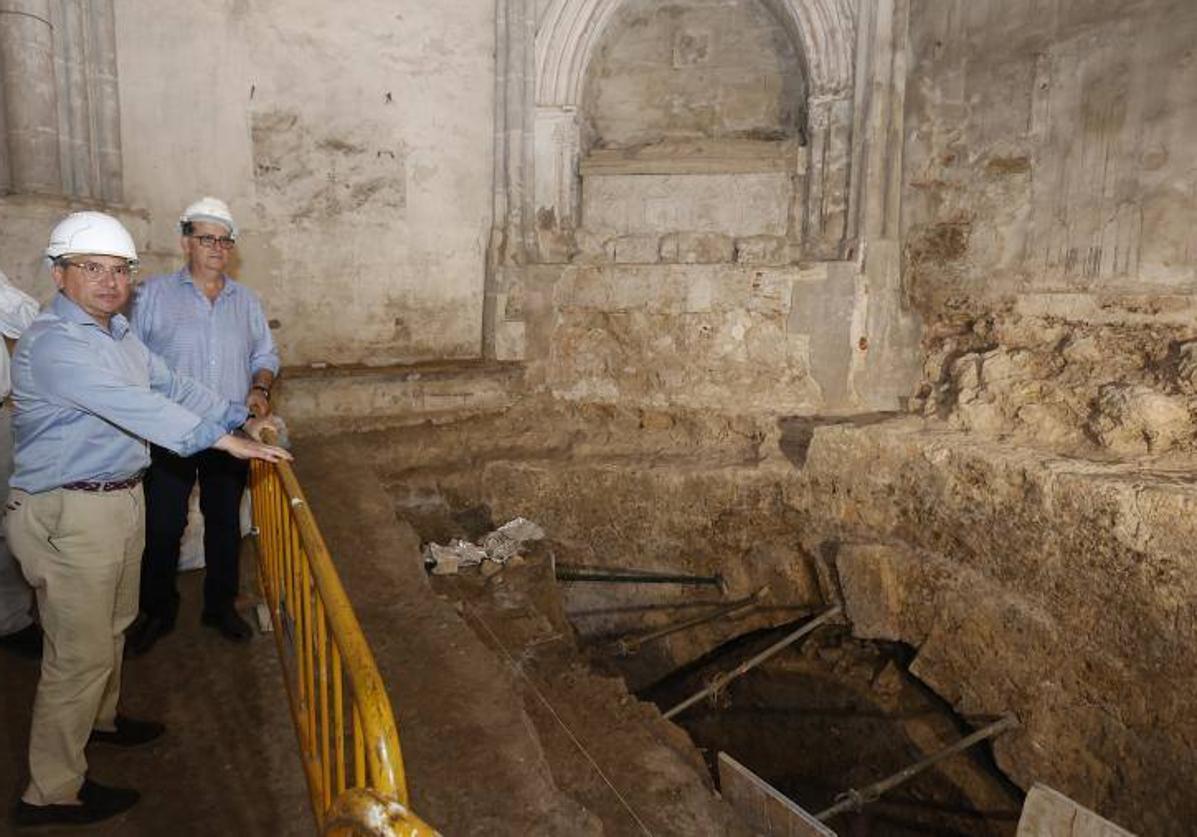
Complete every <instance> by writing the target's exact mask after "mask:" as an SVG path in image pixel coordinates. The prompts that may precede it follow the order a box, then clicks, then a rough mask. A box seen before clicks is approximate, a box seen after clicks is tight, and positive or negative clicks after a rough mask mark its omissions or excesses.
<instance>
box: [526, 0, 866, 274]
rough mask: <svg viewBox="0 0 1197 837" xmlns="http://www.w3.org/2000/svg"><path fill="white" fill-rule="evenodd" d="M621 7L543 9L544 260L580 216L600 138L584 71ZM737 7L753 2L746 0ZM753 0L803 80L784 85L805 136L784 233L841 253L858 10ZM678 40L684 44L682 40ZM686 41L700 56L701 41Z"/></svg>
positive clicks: (809, 246)
mask: <svg viewBox="0 0 1197 837" xmlns="http://www.w3.org/2000/svg"><path fill="white" fill-rule="evenodd" d="M625 5H629V0H550V2H549V3H548V4H547V5H545V6H543V7H542V9H541V11H540V14H539V15H538V17H537V21H536V24H537V25H536V38H535V56H534V63H535V104H536V108H535V120H534V121H535V125H534V145H535V169H534V171H535V174H534V177H533V181H534V183H533V189H532V190H531V191H532V197H533V200H534V203H535V207H536V216H537V219H538V233H539V238H540V245H541V246H540V249H541V257H542V259H544V260H548V261H555V260H558V259H559V258H560V257H561V255H562V254H563V252H564V251H565V250H567V249H568V248H567V247H566V246H565V245H564V244H563V243H562V242H563V240H565V239H568V238H569V237H571V236H572V234H573V232H574V231H575V230H576V229H577V227H578V226H579V224H580V223H581V222H582V221H583V219H582V217H581V214H582V213H581V209H582V207H581V191H580V182H579V178H578V175H579V171H580V168H581V161H582V157H583V154H584V152H585V151H586V150H588V148H587V146H588V145H589V144H590V143H591V142H593V139H594V138H593V137H590V136H587V135H586V127H587V126H586V122H585V121H584V118H583V117H584V114H583V113H582V104H583V101H584V99H585V94H586V92H587V82H586V79H587V74H588V71H589V70H590V68H591V63H592V61H593V60H594V58H595V52H596V49H597V48H598V47H599V46H600V44H603V42H604V39H605V38H606V35H607V33H608V31H609V29H610V27H611V26H612V24H613V22H617V18H618V16H619V15H620V13H621V9H622V8H623V7H624V6H625ZM630 5H631V7H633V8H631V9H630V13H631V14H632V15H633V16H634V15H635V13H636V9H635V8H634V7H635V6H637V5H643V4H639V3H638V0H630ZM648 5H650V6H657V7H658V8H660V4H648ZM691 5H692V6H695V7H702V6H704V5H706V4H705V3H703V2H702V0H697V2H695V3H693V4H671V7H672V8H681V9H682V10H684V8H685V7H686V6H691ZM740 5H743V6H747V5H748V0H745V2H744V3H742V4H740ZM752 6H755V7H756V16H757V17H758V18H759V17H760V13H762V12H768V13H769V14H770V15H771V17H772V18H773V20H774V21H775V22H776V24H777V26H778V27H779V28H780V29H782V30H784V35H785V36H788V43H789V44H792V45H793V49H794V61H795V64H796V68H797V70H798V73H797V74H794V73H791V76H795V75H797V76H800V78H801V84H800V86H795V85H793V84H791V85H790V87H789V89H788V90H787V91H786V92H792V93H794V94H795V96H796V97H797V98H799V101H795V102H792V103H791V105H792V106H791V107H790V112H791V114H793V115H795V116H796V117H797V119H796V121H795V127H799V128H801V131H800V132H801V134H802V138H801V141H799V144H804V145H805V148H804V152H803V153H802V154H800V155H795V159H796V162H797V167H796V170H795V171H794V172H793V174H794V188H795V190H796V194H795V196H794V207H793V211H792V212H791V217H790V219H789V220H790V223H789V227H790V228H789V229H788V230H787V234H788V236H789V238H791V239H792V240H793V242H794V243H795V244H798V245H800V247H799V249H800V250H801V252H802V255H803V256H804V257H806V258H821V259H826V258H842V257H843V256H844V254H845V249H846V245H845V239H846V235H847V229H848V224H847V204H848V200H847V198H848V164H849V160H850V157H851V141H852V136H851V123H852V114H853V103H852V89H853V84H852V75H853V52H854V44H855V38H856V30H855V26H856V19H855V9H854V7H853V4H852V2H851V0H753V2H752ZM748 17H749V18H751V17H752V15H751V14H750V15H749V16H748ZM775 40H776V39H775ZM680 46H681V48H682V50H683V51H685V49H686V46H685V44H682V45H680ZM690 46H691V48H692V52H693V51H697V53H699V54H700V53H701V50H702V48H703V45H702V44H691V45H690ZM709 46H710V45H709V44H708V45H707V47H708V49H709ZM679 57H680V58H681V59H682V60H685V58H686V57H685V56H679ZM699 57H700V55H699ZM803 99H804V100H803ZM783 133H784V132H783Z"/></svg>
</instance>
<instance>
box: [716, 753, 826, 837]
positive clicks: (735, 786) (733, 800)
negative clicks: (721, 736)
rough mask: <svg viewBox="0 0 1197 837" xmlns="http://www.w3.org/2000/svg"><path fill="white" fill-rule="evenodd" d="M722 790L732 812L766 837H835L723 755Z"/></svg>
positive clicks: (755, 776) (801, 808)
mask: <svg viewBox="0 0 1197 837" xmlns="http://www.w3.org/2000/svg"><path fill="white" fill-rule="evenodd" d="M719 786H720V787H721V788H722V790H723V798H724V799H725V800H727V802H728V804H729V805H731V806H732V809H733V810H735V812H736V813H737V814H739V815H740V817H741V818H743V820H744V822H745V823H746V824H747V825H748V826H749V827H750V828H752V829H753V830H754V831H756V833H757V834H760V835H762V837H835V832H834V831H832V830H831V829H830V828H828V827H827V826H825V825H823V823H821V822H819V821H818V820H817V819H815V817H814V815H813V814H811V813H809V812H808V811H806V810H805V809H804V808H803V807H802V806H801V805H799V804H797V803H796V802H794V801H793V800H791V799H789V798H787V797H786V796H785V795H783V794H782V793H781V792H780V791H778V790H777V789H776V788H775V787H773V786H772V785H770V784H769V783H768V782H766V781H765V780H764V779H762V778H761V777H760V776H757V775H756V774H755V773H753V772H752V771H751V770H749V769H748V768H747V767H745V766H744V765H742V764H740V763H739V762H738V761H736V760H735V759H733V758H732V757H731V756H729V755H728V754H727V753H720V754H719Z"/></svg>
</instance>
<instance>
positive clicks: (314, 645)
mask: <svg viewBox="0 0 1197 837" xmlns="http://www.w3.org/2000/svg"><path fill="white" fill-rule="evenodd" d="M250 490H251V492H252V493H253V509H254V525H255V528H256V530H257V547H258V548H257V555H258V579H259V581H260V583H261V587H262V596H263V598H264V599H265V601H266V603H267V606H268V607H269V608H270V618H271V621H272V622H273V624H274V638H275V643H276V644H277V646H278V652H279V659H280V660H281V661H282V664H283V676H284V679H285V680H286V684H287V696H288V698H289V702H290V704H291V715H292V718H293V720H294V721H295V732H296V734H297V735H298V737H299V750H300V758H301V759H302V761H303V767H304V772H305V773H306V774H307V780H308V790H309V791H310V792H311V801H312V811H313V812H314V814H315V817H316V825H317V828H318V829H319V830H320V832H321V833H323V834H337V835H342V834H344V835H348V834H369V835H380V837H393V836H394V835H403V837H408V836H409V835H410V837H421V836H422V835H429V837H431V835H435V834H436V833H437V832H436V831H435V830H434V829H432V828H431V827H429V826H428V825H426V824H425V823H424V822H422V821H421V820H420V819H419V818H418V817H416V816H415V815H414V814H412V813H411V811H410V810H409V809H408V798H407V781H406V778H405V776H404V772H403V756H402V754H401V753H400V751H399V733H398V730H397V729H396V726H395V716H394V713H393V712H392V711H391V702H390V700H389V699H388V698H387V693H386V689H385V687H384V686H383V683H382V677H381V676H380V675H379V673H378V666H377V665H376V664H375V662H374V655H373V654H372V653H371V652H370V647H369V645H368V644H367V643H366V637H365V635H364V634H363V633H362V629H361V625H360V624H359V623H358V621H357V617H356V616H355V615H354V613H353V606H352V605H351V604H350V603H349V597H348V596H347V595H346V594H345V588H344V587H343V586H342V585H341V580H340V577H339V576H338V575H337V571H336V568H335V567H334V566H333V563H332V558H331V556H330V555H329V552H328V547H327V546H326V545H325V543H324V538H323V536H322V535H321V534H320V530H319V528H318V527H317V526H316V519H315V517H313V516H312V512H311V509H309V508H308V504H307V500H305V499H304V496H303V491H302V490H301V489H300V487H299V480H298V479H297V478H296V476H295V471H294V470H293V469H292V468H291V465H290V464H289V463H287V462H280V463H278V464H277V465H272V464H269V463H266V462H261V461H255V462H254V463H253V466H252V468H251V477H250Z"/></svg>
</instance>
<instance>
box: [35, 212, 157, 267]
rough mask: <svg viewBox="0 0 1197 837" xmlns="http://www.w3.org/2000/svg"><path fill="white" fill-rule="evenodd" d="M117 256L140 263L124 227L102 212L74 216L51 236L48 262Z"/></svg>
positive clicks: (70, 216) (74, 214)
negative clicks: (86, 257) (75, 258)
mask: <svg viewBox="0 0 1197 837" xmlns="http://www.w3.org/2000/svg"><path fill="white" fill-rule="evenodd" d="M83 254H88V255H96V256H117V257H119V258H122V259H128V260H129V261H130V262H136V261H137V247H136V246H134V244H133V236H131V235H129V231H128V230H127V229H125V225H124V224H122V223H121V222H120V221H118V220H116V219H115V218H113V217H112V216H111V215H105V214H104V213H103V212H72V213H71V214H70V215H68V216H67V217H65V218H63V219H62V220H61V221H59V222H58V225H57V226H56V227H54V229H53V230H52V231H51V232H50V243H49V245H48V246H47V247H46V258H48V259H50V260H51V261H53V260H54V259H57V258H61V257H62V256H71V255H83Z"/></svg>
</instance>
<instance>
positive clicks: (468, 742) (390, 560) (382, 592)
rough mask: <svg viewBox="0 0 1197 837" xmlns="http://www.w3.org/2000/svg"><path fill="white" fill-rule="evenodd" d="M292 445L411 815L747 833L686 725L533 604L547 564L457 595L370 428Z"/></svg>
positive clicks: (469, 825)
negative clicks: (379, 688) (602, 672)
mask: <svg viewBox="0 0 1197 837" xmlns="http://www.w3.org/2000/svg"><path fill="white" fill-rule="evenodd" d="M296 458H297V462H298V463H299V465H298V471H299V474H300V478H301V480H302V482H303V483H304V485H305V486H307V491H308V493H309V500H310V502H311V505H312V508H313V510H314V511H315V513H316V515H317V518H318V519H319V521H320V525H321V528H322V530H323V532H324V534H325V537H326V539H327V541H328V543H329V546H330V548H331V551H332V553H333V554H334V555H336V556H342V557H343V559H344V560H343V563H342V564H341V567H340V569H341V572H342V576H343V578H344V580H345V584H346V587H347V588H348V591H349V594H350V598H352V599H353V601H354V603H355V606H356V608H357V611H358V615H359V617H360V619H361V621H362V623H363V626H364V628H365V630H366V634H367V636H368V637H369V639H370V642H371V645H372V646H373V648H374V651H375V654H376V656H377V658H378V663H379V667H380V669H381V670H382V673H383V676H384V678H385V679H386V680H387V682H388V684H389V686H390V688H391V697H392V701H393V702H394V704H395V707H396V714H397V715H398V717H399V722H400V735H401V738H402V741H403V748H404V760H405V763H406V764H407V768H408V773H409V776H410V785H411V794H412V805H413V808H414V809H415V810H416V811H418V812H419V813H420V815H421V816H423V817H424V818H425V819H427V820H428V821H429V822H431V823H432V824H434V825H435V826H437V827H438V828H440V829H441V830H442V831H443V832H444V833H445V834H452V835H465V834H477V835H483V834H486V835H499V834H502V835H525V834H543V835H592V834H593V835H597V834H605V835H624V834H627V835H633V834H657V835H670V834H677V835H683V834H686V835H693V834H727V835H737V834H743V833H746V832H745V831H744V830H743V829H742V827H741V826H740V825H739V823H738V822H737V821H736V820H735V818H734V816H733V815H732V813H731V811H730V809H729V808H728V807H727V806H726V805H725V804H724V803H722V802H721V801H720V800H718V799H717V798H716V797H715V795H714V793H713V790H712V787H711V784H710V780H709V777H708V776H707V775H706V773H705V771H704V769H703V766H702V762H701V759H700V758H699V757H698V754H697V751H696V750H695V749H694V748H693V746H692V745H691V744H690V742H689V741H688V739H687V738H686V736H685V735H684V734H682V733H681V732H680V731H679V730H677V729H676V728H675V727H673V726H672V725H671V724H668V723H667V722H664V721H662V720H661V719H660V716H659V714H658V713H657V710H656V709H655V708H653V707H652V706H650V705H648V704H643V703H641V702H639V701H637V700H635V699H634V698H633V697H631V696H630V695H629V694H628V692H627V690H626V687H625V686H624V685H623V683H622V681H621V680H619V679H617V678H611V677H605V678H604V677H599V676H597V675H595V674H594V673H592V672H591V671H590V669H589V668H588V667H587V666H585V665H584V664H583V662H582V660H581V658H580V657H579V656H578V655H577V653H576V652H575V651H574V649H573V645H572V639H571V638H570V636H569V630H568V627H567V626H566V625H565V624H564V622H563V621H561V620H554V618H553V617H552V615H551V614H550V615H547V616H546V614H545V613H544V612H543V610H542V609H541V608H540V607H538V606H537V604H538V603H537V602H536V601H534V600H533V598H532V596H533V595H534V593H533V592H532V591H534V590H535V589H536V584H535V581H536V572H537V569H536V568H537V567H541V568H542V569H541V571H543V564H537V563H534V562H529V564H528V565H525V567H524V568H523V569H524V570H525V573H524V574H523V581H524V582H527V583H526V584H525V583H521V579H520V577H519V576H517V574H513V575H512V576H511V577H510V579H511V580H510V581H509V582H507V583H505V584H501V585H499V586H500V587H502V589H503V592H502V593H500V594H498V595H483V594H482V593H483V592H484V591H482V590H476V591H473V592H474V594H472V593H471V591H469V590H463V591H460V595H458V596H457V597H456V598H457V599H458V600H459V601H454V600H453V599H451V598H450V596H449V595H448V593H447V592H446V591H443V590H436V589H434V588H433V586H432V585H431V584H430V582H429V580H428V576H427V574H426V573H425V571H424V568H423V562H422V557H421V555H420V550H419V546H420V543H419V537H418V536H417V534H416V532H415V530H414V529H412V527H411V526H409V525H408V524H406V523H404V522H402V521H400V520H399V519H398V518H397V517H396V515H395V511H394V506H393V502H392V499H391V496H390V495H389V494H388V492H387V491H386V490H385V488H384V486H383V485H382V483H381V482H380V480H379V477H378V475H377V474H376V473H375V471H374V468H373V464H374V461H375V457H374V455H373V452H372V449H371V446H370V444H369V441H368V439H366V438H357V439H354V438H346V439H341V440H312V441H308V442H300V443H299V444H298V445H297V447H296ZM431 661H436V662H435V664H432V663H431Z"/></svg>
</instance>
